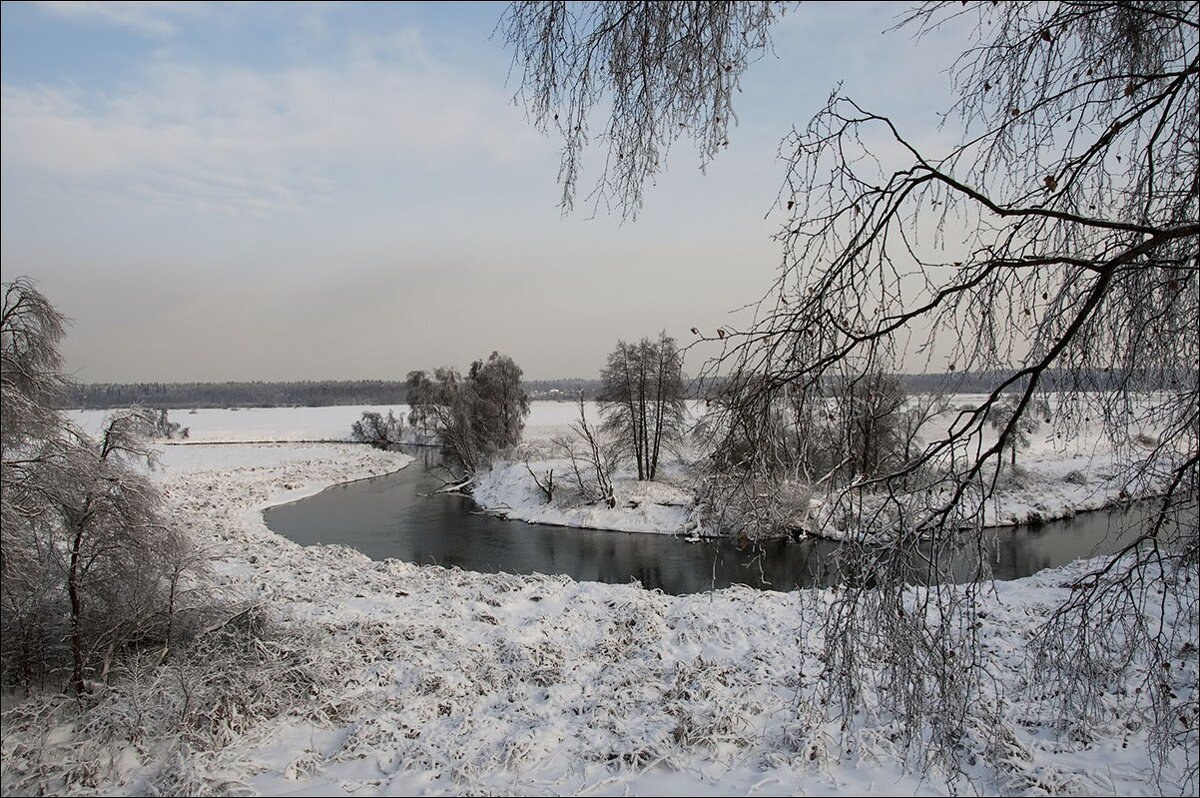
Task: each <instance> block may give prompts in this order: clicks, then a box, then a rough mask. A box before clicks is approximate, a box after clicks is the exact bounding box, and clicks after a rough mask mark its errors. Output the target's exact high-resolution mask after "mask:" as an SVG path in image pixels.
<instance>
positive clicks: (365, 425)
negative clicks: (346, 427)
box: [350, 410, 404, 449]
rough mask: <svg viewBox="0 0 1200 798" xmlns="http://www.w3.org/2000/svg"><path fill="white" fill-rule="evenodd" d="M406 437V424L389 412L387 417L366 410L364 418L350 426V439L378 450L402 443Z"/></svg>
mask: <svg viewBox="0 0 1200 798" xmlns="http://www.w3.org/2000/svg"><path fill="white" fill-rule="evenodd" d="M403 435H404V422H403V421H402V420H400V419H398V418H396V415H395V414H394V413H393V412H392V411H391V410H389V411H388V412H387V415H386V416H383V415H381V414H379V413H376V412H375V411H373V410H364V411H363V414H362V418H361V419H360V420H358V421H355V422H354V423H353V424H351V425H350V437H351V439H352V440H354V441H356V442H358V443H369V444H371V445H372V446H374V447H375V448H377V449H386V448H387V447H388V446H391V445H392V444H396V443H400V440H401V438H402V437H403Z"/></svg>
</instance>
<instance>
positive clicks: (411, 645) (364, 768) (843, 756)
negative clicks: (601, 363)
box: [0, 444, 1197, 795]
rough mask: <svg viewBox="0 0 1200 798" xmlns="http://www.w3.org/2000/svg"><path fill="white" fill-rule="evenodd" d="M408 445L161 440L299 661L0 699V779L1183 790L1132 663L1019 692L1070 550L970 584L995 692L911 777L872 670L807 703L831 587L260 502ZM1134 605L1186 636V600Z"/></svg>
mask: <svg viewBox="0 0 1200 798" xmlns="http://www.w3.org/2000/svg"><path fill="white" fill-rule="evenodd" d="M405 462H406V458H404V457H403V456H400V455H396V454H393V453H388V452H378V451H375V450H372V449H369V448H367V447H363V446H349V445H324V446H315V445H297V444H279V445H237V446H207V445H201V446H188V447H182V446H172V447H167V448H166V451H165V452H164V466H165V467H164V471H163V473H162V477H161V478H162V481H163V484H164V487H165V488H166V489H167V491H168V494H169V500H170V501H171V503H172V505H173V506H174V507H175V508H176V512H177V513H178V516H179V517H180V519H182V520H185V521H186V522H188V523H189V525H190V526H191V528H192V532H193V535H194V536H195V537H196V539H197V541H198V542H199V543H200V544H201V545H203V546H204V547H206V548H207V550H208V551H209V552H210V555H211V568H212V576H211V580H212V581H213V582H214V583H215V585H216V586H217V587H219V588H220V590H221V591H223V594H224V595H226V596H228V597H230V598H231V599H235V600H237V601H240V602H243V603H247V604H250V605H253V606H256V607H260V608H261V609H262V611H263V612H264V613H265V614H267V615H269V616H270V618H271V619H273V623H272V624H271V626H272V628H273V629H274V630H275V631H274V633H273V637H270V638H268V639H267V642H266V643H265V645H268V646H273V647H274V649H273V650H272V652H270V654H271V655H270V657H268V659H267V661H266V664H265V666H264V667H268V668H279V669H281V670H279V671H278V672H281V673H291V674H294V675H295V676H296V678H295V679H293V681H292V682H289V683H288V684H289V685H290V686H289V687H288V689H286V690H285V689H283V688H282V687H280V686H279V685H277V684H275V683H274V682H268V683H265V684H264V683H254V684H241V683H227V682H230V681H231V680H229V679H226V680H224V681H221V680H218V681H217V682H216V683H215V684H214V685H213V686H211V687H210V688H209V689H208V690H207V691H197V692H196V695H197V696H198V697H199V698H201V699H202V703H203V706H204V711H203V712H199V713H197V712H195V711H194V710H193V711H191V712H190V714H189V713H187V712H184V711H183V709H182V706H183V705H182V704H181V702H180V694H179V691H180V682H179V680H178V679H177V678H175V676H176V675H177V673H181V674H183V677H184V678H185V679H186V678H188V675H189V674H192V675H194V672H193V671H189V670H187V668H186V667H185V666H186V665H187V663H186V662H184V663H182V664H180V665H178V666H177V671H172V670H167V671H164V672H161V673H159V672H157V671H156V672H153V673H144V674H142V676H141V678H140V679H139V680H131V681H127V682H119V683H116V684H114V685H113V687H112V688H111V689H110V690H109V691H107V692H106V693H104V694H101V695H99V696H97V697H96V698H94V699H92V700H90V701H89V702H88V703H87V704H86V705H85V710H84V711H83V712H82V714H80V712H79V711H78V709H77V708H76V707H75V705H74V702H73V701H72V700H67V699H61V698H54V697H42V698H39V699H35V700H34V702H32V703H31V702H24V703H19V704H18V706H17V708H16V709H15V710H11V711H9V712H7V713H6V714H5V715H4V719H3V732H4V733H3V754H4V756H3V766H2V769H3V774H2V778H0V787H2V788H3V792H4V794H6V795H7V794H10V793H13V794H15V793H34V792H38V791H54V792H59V793H64V794H79V793H85V794H138V793H148V794H155V793H158V794H180V793H189V794H196V793H202V792H223V793H242V792H251V791H253V792H258V793H261V794H309V795H325V794H334V795H343V794H345V795H357V794H415V793H471V794H562V793H600V794H624V793H632V794H664V793H669V794H733V793H736V794H795V793H801V792H803V793H809V794H855V795H860V794H926V793H928V794H946V793H948V792H950V791H952V790H958V791H963V790H964V789H965V790H966V791H972V790H975V789H978V790H986V791H989V792H1018V793H1030V794H1039V793H1075V794H1095V793H1125V794H1157V793H1158V791H1159V790H1160V789H1162V790H1164V791H1166V792H1167V793H1178V792H1180V791H1181V786H1180V784H1179V779H1180V777H1181V774H1182V773H1185V772H1186V770H1187V767H1188V761H1187V760H1188V758H1189V757H1191V759H1192V762H1193V766H1194V759H1195V756H1196V754H1195V752H1196V747H1197V738H1196V732H1195V729H1196V722H1197V719H1196V718H1186V719H1181V721H1180V725H1179V726H1178V728H1177V729H1176V731H1177V732H1178V733H1179V735H1180V738H1179V742H1180V747H1179V749H1178V752H1177V755H1176V757H1175V758H1174V759H1173V760H1172V761H1171V762H1169V763H1168V766H1167V768H1166V770H1165V772H1164V773H1163V774H1162V775H1163V780H1162V781H1161V782H1159V781H1156V780H1155V779H1154V777H1153V770H1152V763H1151V760H1150V758H1149V756H1148V741H1149V738H1148V730H1149V722H1150V720H1151V718H1150V717H1149V716H1148V713H1147V706H1146V701H1145V698H1144V695H1143V694H1142V693H1140V692H1139V691H1138V690H1137V689H1135V688H1136V687H1137V686H1139V685H1140V683H1141V682H1142V680H1143V679H1144V678H1145V677H1146V674H1145V673H1144V672H1143V670H1142V669H1141V666H1139V665H1138V664H1137V663H1136V662H1135V663H1134V666H1133V668H1132V669H1131V670H1130V671H1129V672H1128V673H1127V674H1125V675H1124V677H1122V678H1120V679H1117V678H1109V679H1108V680H1107V683H1106V684H1104V685H1103V687H1102V689H1103V695H1102V701H1101V706H1102V707H1103V711H1102V712H1101V714H1100V715H1099V716H1097V717H1095V718H1091V719H1088V720H1087V721H1086V722H1082V721H1080V722H1076V723H1073V724H1072V723H1068V724H1063V723H1061V722H1059V721H1057V720H1056V719H1055V717H1054V713H1053V712H1051V711H1050V706H1051V705H1050V704H1049V703H1048V700H1047V696H1045V695H1042V694H1039V692H1038V691H1037V690H1029V689H1027V687H1028V686H1029V685H1028V684H1027V682H1026V679H1027V678H1028V677H1029V676H1030V674H1028V673H1026V672H1024V671H1023V670H1022V667H1023V664H1024V663H1023V657H1024V643H1025V641H1026V640H1027V638H1028V635H1029V634H1030V633H1031V631H1032V630H1033V629H1034V628H1035V627H1036V626H1037V625H1038V624H1039V623H1040V622H1041V621H1043V620H1044V619H1045V618H1046V617H1047V616H1048V615H1049V613H1050V612H1051V611H1052V610H1053V608H1054V607H1056V606H1058V605H1059V604H1060V603H1061V602H1062V601H1063V600H1064V598H1065V597H1066V596H1067V593H1068V590H1067V585H1068V584H1069V582H1070V580H1071V579H1072V578H1073V576H1075V575H1076V574H1078V573H1079V572H1080V570H1081V568H1082V567H1083V566H1082V565H1080V564H1076V565H1073V566H1070V567H1067V568H1063V569H1057V570H1051V571H1044V572H1042V573H1040V574H1038V575H1037V576H1036V577H1033V578H1029V579H1024V580H1017V581H1013V582H1007V583H998V584H996V585H995V586H994V589H993V590H992V591H991V592H990V593H989V594H988V596H987V597H986V598H985V600H984V601H985V607H984V608H983V609H984V612H983V613H981V616H980V626H979V628H978V629H977V634H978V640H979V643H980V646H981V650H982V651H983V652H984V656H985V658H986V661H987V666H988V669H989V672H990V673H991V674H992V676H993V678H994V679H995V680H996V681H995V683H996V685H997V686H998V693H997V695H999V696H1001V697H1002V700H1000V702H999V703H997V704H995V705H994V706H989V707H981V708H980V709H981V714H982V710H984V709H986V710H989V712H990V713H992V714H994V716H995V720H994V723H991V724H990V725H989V726H988V727H987V728H975V729H974V730H973V731H972V732H971V733H970V734H968V736H967V737H966V738H965V740H964V745H965V746H966V749H965V750H964V751H963V761H964V762H965V763H967V764H965V768H966V771H967V775H968V776H969V777H970V778H971V779H972V782H973V784H972V785H966V784H964V783H963V782H961V781H959V782H957V783H956V784H953V785H952V784H949V783H947V782H946V780H945V779H944V774H940V773H937V772H934V773H933V774H932V775H931V776H930V777H929V778H922V777H920V776H918V775H913V774H914V773H915V772H917V771H916V770H915V769H914V765H915V762H914V760H913V758H912V757H911V756H910V755H908V754H906V752H905V751H903V750H900V749H898V748H897V743H896V739H897V728H898V726H897V724H898V719H897V718H895V717H891V716H889V715H887V714H885V713H882V712H879V711H873V710H872V709H871V707H872V704H871V703H870V698H869V696H870V695H871V693H870V690H869V689H868V705H867V707H866V709H865V711H864V712H863V713H861V714H859V715H855V716H854V717H853V718H840V717H837V716H835V715H831V714H827V713H828V712H829V710H828V709H827V708H825V707H822V706H821V705H820V704H819V703H818V702H817V701H815V700H814V699H815V698H816V696H817V691H816V690H817V687H818V686H819V684H820V680H821V674H822V671H823V668H824V663H823V662H822V661H821V650H822V642H823V641H822V640H821V639H820V636H819V632H818V631H817V628H818V624H817V623H816V622H815V619H818V618H819V617H820V613H821V612H822V610H823V608H824V607H825V606H827V602H828V601H830V600H831V598H832V594H830V593H828V592H825V591H797V592H793V593H787V594H783V593H772V592H759V591H754V590H749V589H746V588H731V589H727V590H722V591H717V592H714V593H710V594H700V595H689V596H666V595H662V594H660V593H653V592H647V591H644V590H640V589H638V588H636V587H632V586H624V585H603V584H597V583H578V582H574V581H572V580H570V579H568V578H565V577H546V576H513V575H507V574H476V573H469V572H462V571H457V570H446V569H443V568H438V567H430V566H426V567H418V566H414V565H411V564H407V563H402V562H397V561H386V562H372V561H371V560H369V559H367V558H366V557H365V556H363V555H361V554H358V553H357V552H354V551H352V550H349V549H347V548H344V547H340V546H319V547H307V548H306V547H301V546H299V545H297V544H294V543H292V542H290V541H287V540H284V539H282V538H280V537H278V536H277V535H275V534H273V533H271V532H270V530H268V529H267V528H266V526H265V525H264V523H263V521H262V517H261V512H260V511H261V509H262V508H263V507H264V506H265V505H267V504H270V503H273V502H277V501H283V500H287V499H290V498H292V497H295V496H298V495H302V494H304V493H308V492H311V491H312V490H315V489H317V488H319V487H320V486H322V485H326V484H330V483H333V482H336V481H343V480H348V479H355V478H361V477H365V476H369V475H372V474H377V473H383V472H386V471H389V470H392V469H394V468H397V467H400V466H402V465H404V464H405ZM564 534H569V532H567V531H564ZM1188 578H1190V579H1193V580H1195V579H1196V578H1197V574H1196V573H1195V571H1194V569H1193V571H1192V572H1191V573H1190V574H1189V575H1188ZM1145 609H1146V611H1147V612H1148V613H1149V614H1150V615H1151V616H1152V619H1154V620H1156V619H1157V618H1158V617H1159V616H1161V620H1162V621H1163V623H1165V624H1167V625H1168V626H1172V627H1174V628H1176V629H1177V631H1178V632H1179V634H1180V636H1181V639H1183V640H1195V639H1196V634H1197V619H1196V618H1195V617H1180V616H1178V615H1177V614H1176V613H1175V610H1174V609H1173V608H1172V605H1171V604H1170V603H1169V602H1168V603H1166V604H1165V605H1162V606H1159V605H1158V604H1156V603H1154V602H1151V606H1148V607H1146V608H1145ZM1173 654H1174V656H1173V659H1172V668H1171V669H1170V672H1169V673H1168V674H1166V675H1164V676H1162V677H1161V678H1159V679H1156V680H1155V683H1160V682H1161V684H1162V685H1163V687H1164V688H1165V689H1168V690H1171V691H1175V692H1176V693H1177V694H1178V695H1179V696H1181V697H1182V698H1183V699H1186V698H1187V697H1188V696H1190V695H1192V691H1195V690H1196V679H1197V657H1196V648H1195V647H1194V646H1193V647H1191V649H1190V650H1188V649H1187V648H1186V647H1183V648H1181V649H1180V650H1179V651H1178V652H1173ZM264 656H265V655H264ZM193 666H194V667H195V668H202V667H203V663H193ZM269 672H270V671H269ZM204 684H209V682H204ZM273 684H275V688H276V689H272V688H271V686H272V685H273ZM1032 686H1033V687H1035V688H1039V685H1037V684H1036V681H1035V682H1034V684H1033V685H1032ZM300 688H302V689H300ZM1039 689H1040V688H1039ZM1043 692H1044V691H1043ZM245 694H249V696H250V698H249V699H247V700H246V701H240V700H235V699H236V697H237V696H239V695H245ZM217 708H220V709H219V710H218V709H217ZM195 718H200V719H201V720H203V721H204V724H208V725H203V724H202V730H204V731H205V734H199V733H197V732H196V728H195V725H196V721H195ZM147 721H150V722H147ZM184 721H186V722H184ZM843 722H845V723H846V724H847V729H846V732H845V734H843V731H842V724H843ZM1185 723H1186V724H1188V725H1184V724H1185ZM210 732H211V733H210ZM989 762H990V764H989ZM1193 786H1194V785H1193Z"/></svg>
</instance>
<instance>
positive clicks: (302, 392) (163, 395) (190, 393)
mask: <svg viewBox="0 0 1200 798" xmlns="http://www.w3.org/2000/svg"><path fill="white" fill-rule="evenodd" d="M523 385H524V387H525V391H526V393H528V394H529V398H531V399H558V398H563V399H574V398H575V396H576V395H577V394H578V393H579V391H583V394H584V398H585V399H590V398H592V397H594V396H595V393H596V391H597V390H599V387H600V381H599V380H582V379H563V380H525V381H524V383H523ZM407 398H408V390H407V387H406V386H405V384H404V383H403V382H402V381H399V380H319V381H309V380H305V381H299V382H257V381H256V382H136V383H108V382H99V383H92V384H88V385H76V386H75V387H74V389H73V390H72V392H71V393H70V395H69V396H68V397H67V406H68V407H71V408H85V409H92V410H107V409H110V408H115V407H130V406H132V405H141V406H143V407H153V408H166V409H169V410H176V409H191V408H203V407H330V406H334V405H398V404H404V403H405V401H406V400H407Z"/></svg>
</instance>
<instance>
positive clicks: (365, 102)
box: [0, 37, 538, 213]
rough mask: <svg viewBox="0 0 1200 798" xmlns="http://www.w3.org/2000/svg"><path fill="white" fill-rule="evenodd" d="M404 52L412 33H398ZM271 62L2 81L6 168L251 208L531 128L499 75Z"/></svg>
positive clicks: (454, 165)
mask: <svg viewBox="0 0 1200 798" xmlns="http://www.w3.org/2000/svg"><path fill="white" fill-rule="evenodd" d="M397 41H398V42H400V43H403V44H404V46H403V49H405V50H406V52H408V53H409V54H410V55H411V54H412V53H413V42H418V41H419V38H414V37H409V38H407V39H404V38H400V39H398V40H397ZM413 60H414V59H409V58H406V59H401V60H400V62H398V61H397V59H395V58H381V57H367V56H366V55H364V53H363V50H362V49H361V48H358V49H356V50H355V52H354V53H353V58H352V59H351V60H350V62H349V63H347V64H344V65H340V66H324V67H308V66H304V67H293V68H288V69H281V70H276V71H270V72H261V71H252V70H248V69H244V68H235V67H204V68H200V67H193V66H185V65H178V64H169V63H167V64H164V63H158V64H155V65H153V66H151V67H149V68H148V70H147V71H146V73H145V75H144V78H143V79H142V80H141V81H139V82H138V83H137V84H135V85H128V86H125V87H123V88H122V89H121V90H120V91H117V92H112V93H105V92H98V91H88V90H84V89H81V88H79V87H49V86H41V85H39V86H32V87H16V86H7V85H6V86H4V87H3V91H2V95H0V103H2V108H3V116H4V126H3V152H2V154H0V159H2V166H3V170H4V172H5V175H6V177H9V178H11V177H13V176H14V175H20V174H33V175H35V176H42V177H45V176H51V177H54V178H55V179H56V180H58V181H63V182H67V183H76V184H88V185H90V186H92V187H95V188H109V189H110V190H112V191H113V192H116V193H120V194H123V195H127V196H128V195H129V194H131V193H136V192H137V191H139V190H142V191H144V190H149V189H153V190H154V191H155V192H156V193H158V194H160V195H163V196H165V197H167V198H173V199H175V200H178V201H189V200H194V201H196V202H197V203H198V204H199V205H203V206H212V205H214V204H215V205H217V206H226V207H229V208H232V209H235V210H245V209H247V208H249V209H252V210H253V211H254V212H257V213H264V212H270V211H272V210H277V211H284V210H297V209H300V208H302V207H304V206H305V205H311V204H312V203H313V202H316V201H319V200H317V199H315V197H318V196H320V194H319V192H318V193H314V192H313V187H314V186H315V185H323V186H326V187H329V186H334V185H337V184H338V183H339V182H344V183H346V184H349V183H351V182H352V181H353V180H354V179H355V178H354V176H355V175H360V176H361V175H362V174H368V173H371V172H372V171H373V170H377V169H380V168H388V167H397V166H411V165H421V166H423V167H432V168H435V169H447V170H453V169H458V168H460V167H461V166H463V165H464V164H467V165H469V164H471V163H480V162H482V163H486V164H500V165H504V164H512V163H515V162H517V161H519V160H521V159H522V158H523V157H524V155H525V153H526V152H527V151H528V150H529V149H530V148H531V147H532V146H535V144H534V143H535V142H536V141H537V140H538V139H537V136H536V135H535V134H533V133H532V132H531V131H530V130H529V128H528V126H527V125H526V124H525V123H524V120H523V119H522V118H521V116H520V113H519V111H517V110H516V109H515V108H513V107H512V106H511V105H510V104H509V103H508V98H507V95H506V94H505V93H504V90H503V88H502V87H500V86H492V85H490V84H486V83H484V82H482V81H480V80H478V79H475V78H468V77H464V76H461V75H458V74H456V73H455V72H454V70H453V69H451V68H448V67H442V66H439V65H437V64H434V63H431V62H430V61H429V60H428V59H427V58H426V57H423V56H422V57H420V58H417V59H415V60H416V61H417V62H418V63H415V64H414V63H413Z"/></svg>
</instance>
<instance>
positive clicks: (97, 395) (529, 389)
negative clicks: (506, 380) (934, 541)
mask: <svg viewBox="0 0 1200 798" xmlns="http://www.w3.org/2000/svg"><path fill="white" fill-rule="evenodd" d="M1006 376H1007V375H1006V374H1002V373H1000V372H991V373H982V374H981V373H975V374H961V373H959V374H954V373H951V374H904V375H901V378H900V379H901V383H902V384H903V385H904V389H905V390H906V391H908V392H909V393H914V394H916V393H944V392H949V393H982V392H984V391H990V390H992V388H994V387H995V386H996V385H998V384H999V383H1000V382H1001V381H1002V380H1003V378H1004V377H1006ZM1180 376H1181V378H1182V379H1183V380H1184V381H1187V380H1193V381H1194V380H1195V379H1196V374H1195V373H1194V372H1190V373H1188V374H1186V375H1180ZM1093 377H1094V379H1093V380H1091V381H1090V382H1091V386H1090V387H1092V388H1093V389H1095V390H1104V389H1105V388H1106V387H1107V383H1108V380H1107V379H1106V375H1104V374H1101V373H1096V374H1095V375H1093ZM720 382H721V380H719V379H717V380H713V379H709V380H705V381H703V382H702V381H700V380H692V382H691V383H690V385H689V386H688V391H687V395H688V398H691V399H698V398H702V397H703V396H705V395H706V393H708V392H710V391H712V390H714V389H716V388H718V387H719V385H720ZM1061 382H1063V380H1061V379H1060V378H1058V375H1054V374H1051V375H1049V377H1048V379H1047V383H1048V387H1049V388H1050V389H1051V390H1053V388H1054V386H1055V384H1056V383H1061ZM522 386H523V387H524V388H525V391H526V393H528V394H529V398H530V399H560V400H573V399H574V398H575V397H576V396H578V395H579V394H580V392H582V393H583V398H584V399H594V398H595V397H596V394H597V392H598V391H599V390H600V380H589V379H558V380H525V381H523V382H522ZM1162 387H1167V386H1165V385H1164V386H1162ZM1016 388H1017V386H1013V390H1016ZM407 399H408V390H407V387H406V386H405V384H404V383H403V382H402V381H399V380H319V381H309V380H306V381H300V382H262V381H256V382H138V383H92V384H90V385H77V386H75V388H74V389H73V391H72V393H71V394H70V395H69V397H68V400H67V406H68V407H72V408H87V409H95V410H107V409H109V408H114V407H130V406H132V405H141V406H143V407H153V408H166V409H169V410H175V409H191V408H197V407H329V406H331V405H398V404H405V403H406V401H407Z"/></svg>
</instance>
